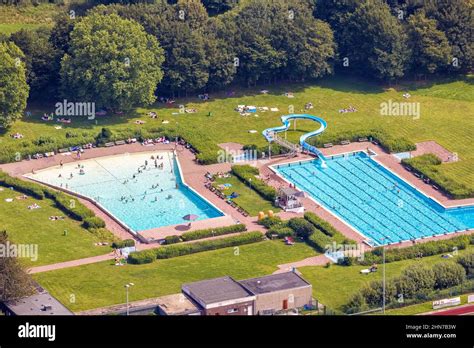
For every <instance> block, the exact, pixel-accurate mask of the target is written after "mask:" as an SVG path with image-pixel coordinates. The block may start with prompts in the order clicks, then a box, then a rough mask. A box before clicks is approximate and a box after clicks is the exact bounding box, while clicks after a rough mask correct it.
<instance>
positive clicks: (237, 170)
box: [232, 165, 277, 203]
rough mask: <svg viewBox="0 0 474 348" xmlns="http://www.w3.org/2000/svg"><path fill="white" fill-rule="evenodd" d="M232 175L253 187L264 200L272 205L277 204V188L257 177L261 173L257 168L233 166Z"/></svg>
mask: <svg viewBox="0 0 474 348" xmlns="http://www.w3.org/2000/svg"><path fill="white" fill-rule="evenodd" d="M232 173H233V174H234V175H235V176H237V177H238V178H239V179H240V180H242V181H243V182H244V183H245V184H247V185H249V186H251V187H252V188H253V189H254V190H255V191H256V192H257V193H258V194H259V195H260V196H262V197H263V198H264V199H266V200H268V201H270V202H272V203H273V202H275V199H276V195H277V192H276V190H275V188H273V187H272V186H269V185H267V184H266V183H265V182H264V181H262V180H260V179H258V178H257V177H256V175H258V173H259V171H258V169H257V168H255V167H252V166H249V165H234V166H232Z"/></svg>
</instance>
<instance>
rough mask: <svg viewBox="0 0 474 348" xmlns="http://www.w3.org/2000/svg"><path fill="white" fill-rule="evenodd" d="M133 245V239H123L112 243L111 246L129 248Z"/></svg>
mask: <svg viewBox="0 0 474 348" xmlns="http://www.w3.org/2000/svg"><path fill="white" fill-rule="evenodd" d="M133 246H135V241H134V240H133V239H124V240H120V241H116V242H114V243H112V248H114V249H122V248H129V247H133Z"/></svg>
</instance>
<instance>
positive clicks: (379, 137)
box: [309, 129, 416, 152]
mask: <svg viewBox="0 0 474 348" xmlns="http://www.w3.org/2000/svg"><path fill="white" fill-rule="evenodd" d="M359 138H368V139H372V140H375V141H377V142H378V143H379V144H380V146H381V147H382V148H383V149H384V150H386V151H388V152H404V151H413V150H416V144H415V143H414V142H412V141H410V140H408V139H405V138H400V137H394V136H392V135H390V134H389V133H387V132H385V131H383V130H381V129H369V130H367V129H361V130H357V129H356V130H352V131H345V132H338V133H336V134H329V133H327V132H325V133H323V134H321V135H320V136H318V137H313V138H310V139H309V143H310V144H312V145H314V146H319V147H321V146H323V145H324V144H326V143H340V142H341V141H343V140H350V141H353V142H356V141H358V140H359Z"/></svg>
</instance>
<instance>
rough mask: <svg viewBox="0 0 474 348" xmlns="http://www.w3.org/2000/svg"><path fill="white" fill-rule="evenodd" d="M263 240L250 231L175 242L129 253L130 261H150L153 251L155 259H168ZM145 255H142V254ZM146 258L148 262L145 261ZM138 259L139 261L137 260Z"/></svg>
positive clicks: (260, 235)
mask: <svg viewBox="0 0 474 348" xmlns="http://www.w3.org/2000/svg"><path fill="white" fill-rule="evenodd" d="M262 240H263V235H262V234H261V233H260V232H248V233H245V234H241V235H238V236H232V237H227V238H221V239H214V240H208V241H202V242H196V243H187V244H174V245H169V246H164V247H161V248H155V249H149V250H143V251H138V252H133V253H131V254H130V255H129V262H130V263H149V262H151V261H149V262H148V260H149V254H150V253H153V255H154V258H155V259H168V258H172V257H177V256H183V255H189V254H194V253H199V252H201V251H207V250H215V249H221V248H226V247H231V246H237V245H243V244H250V243H255V242H260V241H262ZM142 253H143V254H145V256H143V257H142V256H141V254H142ZM142 258H143V259H145V261H146V262H143V261H144V260H142ZM137 260H138V262H137Z"/></svg>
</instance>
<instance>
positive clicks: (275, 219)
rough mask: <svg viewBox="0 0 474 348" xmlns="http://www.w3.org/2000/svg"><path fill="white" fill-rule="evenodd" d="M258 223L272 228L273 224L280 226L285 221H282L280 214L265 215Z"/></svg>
mask: <svg viewBox="0 0 474 348" xmlns="http://www.w3.org/2000/svg"><path fill="white" fill-rule="evenodd" d="M257 223H258V224H259V225H262V226H263V227H265V228H271V227H273V226H279V225H281V224H283V221H281V218H280V217H279V216H272V217H270V216H267V217H264V218H263V219H262V220H258V222H257Z"/></svg>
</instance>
